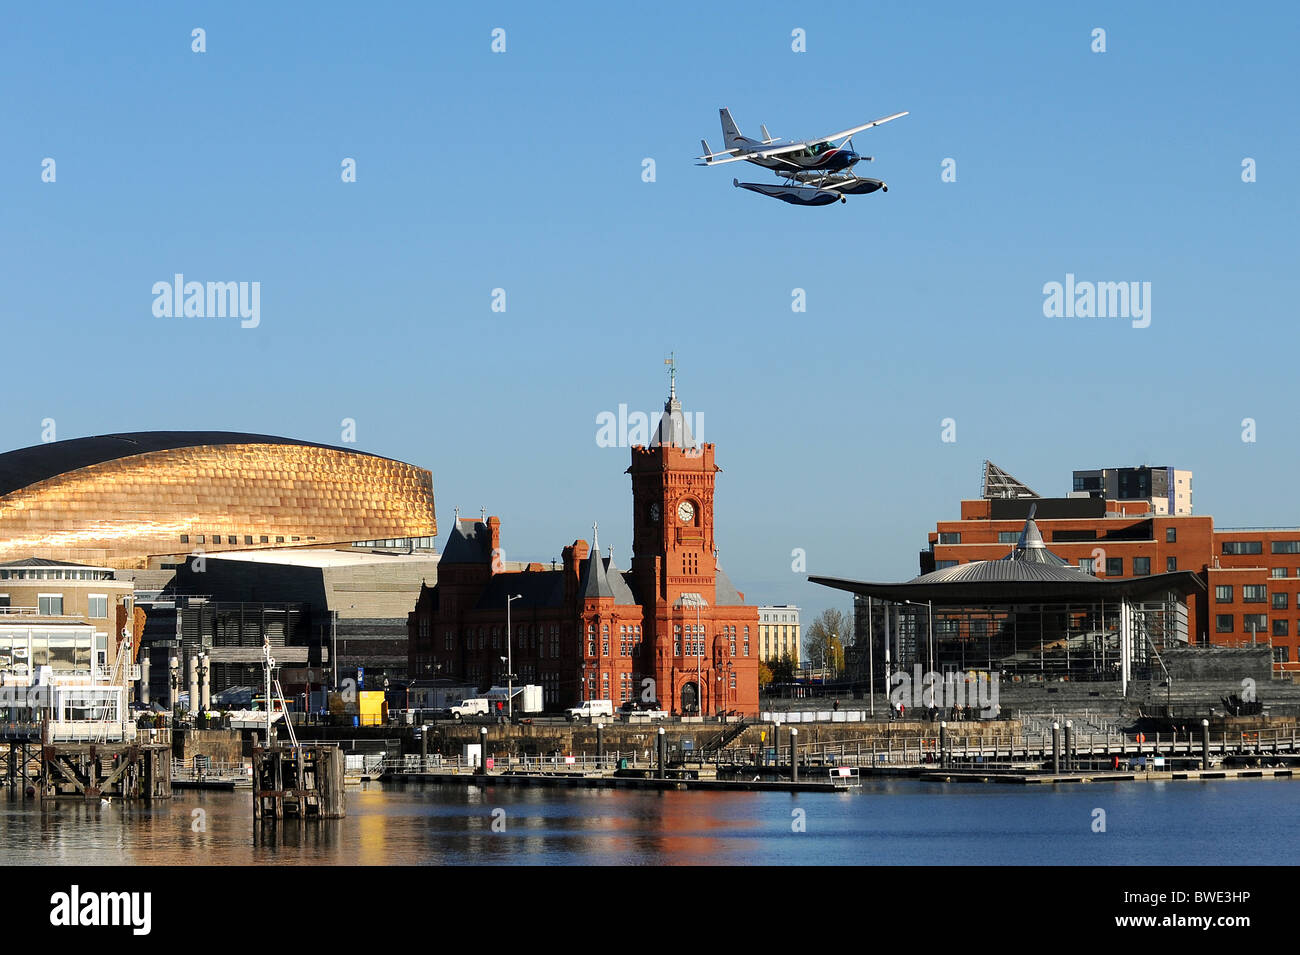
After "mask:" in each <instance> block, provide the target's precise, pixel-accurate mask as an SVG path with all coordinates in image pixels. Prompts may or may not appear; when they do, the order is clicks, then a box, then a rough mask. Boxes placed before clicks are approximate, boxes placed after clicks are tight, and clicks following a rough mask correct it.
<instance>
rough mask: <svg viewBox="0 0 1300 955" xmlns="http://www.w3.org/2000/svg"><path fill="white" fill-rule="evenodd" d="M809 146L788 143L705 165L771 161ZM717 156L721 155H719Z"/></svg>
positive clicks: (715, 160) (716, 160)
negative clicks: (756, 160)
mask: <svg viewBox="0 0 1300 955" xmlns="http://www.w3.org/2000/svg"><path fill="white" fill-rule="evenodd" d="M816 141H817V140H812V139H810V140H808V142H816ZM807 145H808V143H787V144H786V145H784V146H774V147H773V148H771V149H755V150H754V151H753V152H748V153H740V154H739V155H736V156H729V157H727V158H726V159H714V160H712V161H711V162H706V163H705V164H704V165H706V166H721V165H722V164H723V163H727V162H748V161H750V160H752V159H771V158H772V157H773V156H780V155H782V154H783V153H797V152H798V151H799V150H801V149H803V148H804V147H805V146H807ZM716 155H721V154H720V153H719V154H716ZM701 158H703V157H701Z"/></svg>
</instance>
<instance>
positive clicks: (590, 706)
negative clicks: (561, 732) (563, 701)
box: [564, 700, 614, 723]
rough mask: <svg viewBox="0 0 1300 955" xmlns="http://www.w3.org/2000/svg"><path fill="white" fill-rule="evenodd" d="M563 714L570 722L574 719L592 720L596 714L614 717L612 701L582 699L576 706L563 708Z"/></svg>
mask: <svg viewBox="0 0 1300 955" xmlns="http://www.w3.org/2000/svg"><path fill="white" fill-rule="evenodd" d="M564 715H565V717H566V718H567V719H568V720H569V722H570V723H572V722H573V721H574V720H584V719H586V720H592V719H595V718H596V717H598V716H608V717H609V718H610V719H611V720H612V719H613V718H614V701H613V700H583V701H582V702H581V703H579V704H578V705H577V706H573V707H570V708H569V709H567V710H565V711H564Z"/></svg>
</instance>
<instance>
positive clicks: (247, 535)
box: [244, 534, 253, 544]
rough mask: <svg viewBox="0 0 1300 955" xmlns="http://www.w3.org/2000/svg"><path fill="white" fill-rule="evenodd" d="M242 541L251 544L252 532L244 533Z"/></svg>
mask: <svg viewBox="0 0 1300 955" xmlns="http://www.w3.org/2000/svg"><path fill="white" fill-rule="evenodd" d="M244 543H245V544H251V543H253V535H252V534H245V535H244Z"/></svg>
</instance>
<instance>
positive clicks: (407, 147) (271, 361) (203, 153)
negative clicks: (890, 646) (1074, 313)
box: [0, 3, 1300, 617]
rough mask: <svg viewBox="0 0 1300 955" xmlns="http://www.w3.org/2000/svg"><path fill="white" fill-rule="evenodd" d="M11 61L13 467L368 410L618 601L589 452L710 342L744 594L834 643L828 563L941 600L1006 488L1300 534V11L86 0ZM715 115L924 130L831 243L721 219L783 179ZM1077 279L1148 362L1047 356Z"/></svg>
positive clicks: (1082, 323)
mask: <svg viewBox="0 0 1300 955" xmlns="http://www.w3.org/2000/svg"><path fill="white" fill-rule="evenodd" d="M1074 6H1075V5H1071V7H1074ZM268 7H269V8H270V9H268ZM0 24H2V26H3V29H2V30H0V78H2V81H3V86H4V95H3V97H0V117H2V118H3V127H2V128H3V131H4V140H5V148H4V149H3V150H0V200H2V201H3V217H2V218H0V263H3V264H2V265H0V278H2V279H3V286H2V287H3V290H4V295H3V298H2V299H0V303H2V304H0V308H2V309H3V320H4V321H3V326H4V344H5V353H6V359H7V360H6V361H5V364H4V368H5V375H4V384H5V414H4V415H3V417H2V418H0V447H2V448H16V447H24V446H27V445H30V444H34V443H37V442H38V441H39V440H40V437H41V421H42V419H45V418H53V419H54V420H55V421H56V423H57V429H58V436H59V437H60V438H71V437H76V436H80V435H89V434H98V433H103V432H109V431H131V430H147V429H190V428H222V429H233V430H247V431H256V432H265V433H271V434H282V435H288V436H293V437H298V438H305V439H312V440H319V441H324V442H329V443H338V442H339V441H340V431H341V429H340V421H341V420H342V419H344V418H353V419H355V420H356V422H357V447H359V448H361V449H363V450H368V451H373V452H377V453H379V454H383V455H386V456H391V457H395V458H400V459H402V460H406V461H410V462H412V463H415V464H418V465H421V466H423V467H427V468H429V469H430V470H431V471H432V472H433V475H434V488H435V494H436V498H437V503H438V519H439V522H440V523H441V524H442V525H443V527H444V528H446V527H448V526H449V521H450V518H451V516H452V508H453V507H454V506H456V505H459V506H460V507H461V508H462V509H463V510H464V511H465V512H467V513H470V514H477V513H478V508H479V507H480V506H481V505H482V506H486V507H487V508H488V510H489V512H490V513H496V514H499V515H500V516H501V518H502V520H503V522H504V528H503V533H504V543H505V545H506V549H507V556H508V557H509V558H511V559H516V558H518V559H547V558H550V557H552V556H556V555H558V553H559V551H560V548H561V547H562V546H563V545H564V544H565V543H567V542H570V541H572V540H573V539H574V538H576V537H578V536H586V535H589V534H590V528H591V523H592V521H599V522H600V524H601V542H602V544H610V543H612V544H613V545H614V546H615V549H616V554H617V556H618V558H619V562H620V563H621V564H622V565H623V566H626V562H627V557H628V553H629V549H630V540H631V509H630V485H629V481H628V478H627V477H626V476H624V474H623V470H624V468H625V467H626V466H627V463H628V452H627V450H626V449H622V448H618V449H611V448H600V447H597V445H596V440H595V435H596V424H595V422H596V416H597V415H598V414H599V413H600V412H602V411H607V410H608V411H614V410H616V409H617V407H618V405H619V404H620V403H626V404H627V405H628V406H629V407H630V408H631V409H633V410H637V409H640V410H646V411H650V410H654V409H656V408H658V407H659V406H660V405H661V404H662V402H663V399H664V396H665V391H666V379H665V377H664V366H663V363H662V362H663V358H664V356H665V355H666V354H667V353H668V352H669V351H670V350H675V351H676V353H677V356H678V360H679V367H680V374H679V379H678V380H679V391H680V394H681V397H682V399H683V401H684V402H685V404H686V406H687V409H688V410H690V411H698V412H702V413H703V414H704V420H705V429H704V430H705V437H706V438H707V439H708V440H710V441H713V442H716V444H717V447H718V452H717V454H718V461H719V463H720V464H721V465H722V467H723V469H724V473H723V474H722V475H720V477H719V482H718V508H717V520H718V527H719V541H720V545H721V550H722V558H723V563H724V566H726V567H727V568H728V570H729V572H730V573H731V575H732V577H733V579H734V580H735V581H736V584H737V586H739V587H740V588H741V589H743V590H744V591H746V594H747V596H748V597H749V598H750V599H751V600H754V601H757V602H765V603H766V602H774V603H787V602H793V603H799V604H801V605H802V606H804V607H805V608H807V610H808V612H809V613H808V616H809V617H811V615H812V613H814V612H816V611H819V610H820V609H822V608H824V607H826V606H831V605H837V606H841V607H842V608H845V609H847V603H846V602H844V601H843V600H842V599H841V597H840V595H837V594H835V593H832V592H829V591H825V590H823V589H822V588H818V587H813V586H811V585H809V584H807V583H806V582H804V580H803V575H802V574H796V573H794V572H792V571H791V551H792V550H793V549H794V548H803V549H804V550H805V551H806V553H807V570H808V572H809V573H817V574H831V575H843V576H852V577H863V578H870V579H904V578H907V577H911V576H913V575H914V574H915V572H916V566H917V564H916V560H917V557H916V555H917V551H918V550H919V549H920V548H921V546H922V545H923V544H924V541H925V535H926V532H927V530H930V529H932V528H933V526H934V522H935V521H936V520H938V519H946V518H952V517H956V516H957V507H958V503H957V502H958V501H959V500H960V499H961V498H963V497H973V496H976V495H977V493H978V490H979V477H980V465H981V462H982V461H983V460H984V459H985V458H991V459H992V460H993V461H995V462H997V463H998V464H999V465H1001V466H1002V467H1004V468H1006V469H1007V470H1009V471H1010V472H1011V473H1013V474H1015V475H1016V476H1017V477H1019V478H1021V479H1022V480H1024V481H1026V482H1027V483H1029V484H1030V485H1031V486H1033V487H1035V488H1036V489H1037V490H1039V491H1040V492H1042V493H1045V494H1056V493H1064V492H1066V491H1067V490H1068V489H1069V477H1070V471H1071V470H1072V469H1073V468H1076V467H1078V468H1082V467H1101V466H1118V465H1131V464H1138V463H1143V462H1146V463H1151V464H1162V465H1163V464H1174V465H1177V466H1180V467H1186V468H1191V469H1193V470H1194V471H1195V474H1196V478H1195V482H1196V483H1195V489H1196V490H1195V506H1196V510H1197V511H1198V512H1199V513H1209V514H1213V515H1214V517H1215V518H1216V520H1217V521H1218V522H1219V523H1221V524H1229V525H1259V524H1300V500H1298V498H1297V496H1296V495H1295V494H1294V493H1292V485H1293V484H1294V480H1295V473H1296V464H1297V450H1296V449H1297V447H1298V446H1300V444H1298V440H1297V439H1298V438H1300V425H1298V424H1297V415H1296V410H1295V407H1294V387H1293V386H1294V380H1295V376H1296V368H1297V357H1298V350H1297V346H1298V344H1300V342H1298V336H1297V334H1296V332H1295V324H1294V323H1295V320H1296V315H1295V303H1296V301H1297V299H1298V297H1300V295H1298V293H1300V282H1298V280H1297V269H1296V253H1297V241H1296V223H1297V212H1298V211H1300V209H1298V208H1297V176H1296V174H1295V170H1294V165H1295V158H1296V156H1297V155H1300V134H1298V133H1297V130H1296V123H1295V115H1296V93H1297V82H1296V71H1295V50H1296V49H1297V47H1298V46H1300V13H1298V12H1297V8H1296V7H1295V5H1293V4H1283V3H1276V4H1269V3H1263V4H1253V5H1251V7H1250V8H1249V10H1248V11H1243V12H1241V13H1234V12H1231V11H1228V10H1226V9H1225V8H1223V7H1222V6H1221V5H1210V4H1204V5H1194V4H1172V3H1170V4H1156V3H1152V4H1128V3H1113V4H1100V5H1094V6H1091V7H1087V8H1084V7H1081V6H1080V7H1079V8H1078V9H1073V8H1072V9H1064V8H1062V9H1057V8H1056V5H1048V4H1037V3H1035V4H1022V5H1001V4H999V5H994V6H992V7H990V6H989V5H986V4H980V5H974V4H967V5H962V6H951V5H946V4H925V5H920V4H912V3H893V4H871V5H870V6H869V7H867V6H865V5H857V4H838V5H798V4H793V5H792V4H790V3H772V4H744V5H727V6H725V7H724V6H722V5H716V6H715V5H694V4H692V5H681V6H676V7H675V6H673V5H671V4H669V5H663V4H652V5H649V6H646V5H634V6H625V5H616V4H590V5H585V6H577V5H567V4H566V5H549V4H548V5H539V4H519V5H493V6H491V7H484V8H482V9H480V8H479V7H478V6H476V5H463V6H461V5H456V6H451V5H446V4H436V5H435V4H427V5H426V4H410V5H407V6H398V5H387V4H350V3H349V4H330V3H318V4H314V5H311V6H296V5H295V6H290V5H279V4H274V5H267V4H253V3H223V4H172V3H157V4H151V5H143V4H141V5H136V4H128V5H116V4H114V5H103V4H89V3H87V4H80V5H77V4H72V5H64V4H60V5H57V7H52V6H48V5H46V6H43V5H39V4H31V5H23V6H21V7H20V6H18V5H10V6H8V7H7V8H6V9H5V11H4V12H3V13H2V14H0ZM195 27H202V28H203V29H204V30H206V43H207V52H206V53H202V54H196V53H193V52H192V51H191V30H192V29H193V28H195ZM496 27H500V28H503V29H504V30H505V31H506V52H505V53H504V54H494V53H492V52H491V49H490V46H491V31H492V30H493V28H496ZM1096 27H1101V28H1103V29H1105V30H1106V45H1107V52H1105V53H1104V54H1099V53H1094V52H1092V50H1091V48H1090V47H1091V44H1092V36H1091V34H1092V30H1093V29H1094V28H1096ZM795 28H801V29H803V30H805V31H806V36H807V52H806V53H794V52H792V50H791V31H792V30H793V29H795ZM722 105H725V106H728V107H730V108H731V110H732V113H733V114H734V116H735V118H736V120H737V122H738V123H739V124H740V126H741V129H742V130H743V131H744V132H747V133H749V132H754V133H757V131H758V125H759V123H766V124H767V126H768V128H769V129H770V130H771V131H772V132H773V134H774V135H778V136H808V135H817V134H824V133H828V132H831V131H833V130H836V129H842V128H845V127H848V126H851V125H855V124H858V123H862V122H866V121H868V120H870V119H874V118H876V117H879V116H883V115H886V114H888V113H892V112H895V111H898V110H904V109H905V110H910V111H911V115H909V116H907V117H905V118H903V119H901V120H898V121H897V122H894V123H891V124H889V125H887V126H885V127H882V128H879V129H876V130H871V131H869V132H867V133H864V134H861V135H859V136H858V137H857V139H856V141H855V145H856V146H857V147H859V149H860V150H861V151H863V152H867V153H870V154H873V155H875V156H876V157H877V158H876V161H875V162H874V163H872V164H871V165H870V166H869V167H866V168H867V169H868V170H869V171H868V174H869V175H876V176H880V177H882V178H884V179H886V180H887V181H888V182H889V185H890V191H889V193H888V194H881V193H877V194H875V195H872V196H866V197H859V198H856V199H853V200H851V201H850V202H849V203H848V204H847V205H835V206H830V207H825V208H809V209H805V208H796V207H792V206H786V205H783V204H781V203H778V202H775V201H772V200H768V199H764V198H762V197H760V196H757V195H754V194H751V193H748V192H745V191H743V190H737V189H733V188H732V187H731V179H732V177H733V175H743V177H744V178H746V179H749V180H752V181H759V182H764V181H775V179H774V178H773V177H772V176H771V174H770V173H768V172H767V171H765V170H761V169H757V168H756V167H752V166H745V168H744V170H741V166H742V164H734V165H731V166H728V167H724V168H721V169H704V168H697V167H696V166H695V165H694V157H695V156H696V155H697V154H698V153H699V140H700V138H701V137H706V138H708V140H709V141H710V143H711V144H712V145H713V146H714V148H719V147H720V136H719V129H718V118H717V109H718V107H719V106H722ZM45 157H51V158H53V159H55V161H56V163H57V166H56V169H57V181H56V182H55V183H53V184H48V183H42V182H41V178H40V175H41V161H42V159H44V158H45ZM345 157H352V158H354V159H355V160H356V162H357V178H358V181H357V182H356V183H353V184H344V183H342V182H341V181H340V163H341V161H342V160H343V159H344V158H345ZM646 157H650V158H653V159H654V160H655V161H656V165H657V180H656V181H655V182H653V183H645V182H642V179H641V169H642V160H643V159H644V158H646ZM948 157H951V158H953V159H955V160H956V163H957V166H956V168H957V181H956V182H953V183H944V182H941V180H940V172H941V163H942V161H943V160H944V159H945V158H948ZM1245 157H1252V158H1254V159H1255V160H1256V162H1257V169H1258V181H1257V182H1255V183H1251V184H1246V183H1243V182H1242V181H1241V162H1242V159H1243V158H1245ZM176 272H182V273H184V274H185V275H186V277H187V278H188V279H193V280H199V281H228V280H233V281H249V282H251V281H257V282H260V283H261V325H260V326H259V327H258V328H256V329H241V328H240V327H239V325H238V323H237V322H235V321H232V320H229V319H226V320H221V319H195V318H189V319H175V318H173V319H166V318H156V317H154V315H153V313H152V303H153V296H152V293H151V287H152V285H153V283H154V282H157V281H170V279H171V277H172V275H173V273H176ZM1066 273H1074V274H1075V275H1076V276H1078V278H1079V279H1081V280H1084V279H1090V280H1095V281H1146V282H1150V283H1152V303H1151V304H1152V322H1151V326H1150V327H1149V328H1146V329H1134V328H1132V327H1131V325H1130V323H1129V322H1127V321H1124V320H1119V319H1073V320H1067V319H1049V318H1045V317H1044V315H1043V308H1042V306H1043V293H1042V287H1043V285H1044V283H1046V282H1050V281H1062V280H1063V279H1064V277H1065V275H1066ZM494 288H504V289H505V290H506V296H507V297H506V302H507V310H506V312H505V313H494V312H493V311H491V309H490V304H491V291H492V289H494ZM794 288H802V289H804V290H805V291H806V295H807V303H808V304H807V312H806V313H804V314H794V313H792V312H791V308H790V304H791V291H792V289H794ZM948 417H951V418H954V419H956V422H957V440H956V442H954V443H943V442H942V441H941V440H940V432H941V424H940V423H941V421H942V419H944V418H948ZM1245 417H1253V418H1255V419H1256V421H1257V428H1258V439H1257V441H1256V442H1254V443H1243V441H1242V440H1241V420H1242V419H1243V418H1245Z"/></svg>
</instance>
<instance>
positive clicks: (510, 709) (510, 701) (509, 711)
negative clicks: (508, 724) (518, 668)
mask: <svg viewBox="0 0 1300 955" xmlns="http://www.w3.org/2000/svg"><path fill="white" fill-rule="evenodd" d="M522 596H523V594H515V595H514V596H513V597H506V717H507V718H508V719H511V720H513V719H514V718H515V669H514V663H515V658H514V651H513V650H512V649H511V647H510V605H511V604H512V603H514V602H515V601H516V600H518V599H519V598H520V597H522Z"/></svg>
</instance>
